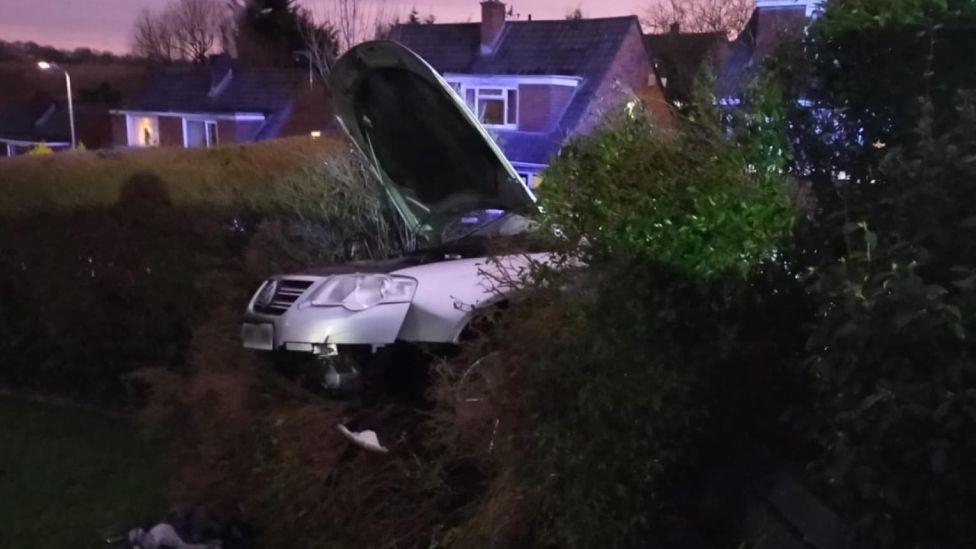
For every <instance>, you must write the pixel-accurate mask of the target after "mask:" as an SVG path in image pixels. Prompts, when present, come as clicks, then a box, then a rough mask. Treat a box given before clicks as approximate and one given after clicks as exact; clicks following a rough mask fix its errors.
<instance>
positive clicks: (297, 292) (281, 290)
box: [254, 278, 312, 315]
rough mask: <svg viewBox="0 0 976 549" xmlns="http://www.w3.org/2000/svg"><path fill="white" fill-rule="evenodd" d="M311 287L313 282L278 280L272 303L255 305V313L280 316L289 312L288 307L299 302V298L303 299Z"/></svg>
mask: <svg viewBox="0 0 976 549" xmlns="http://www.w3.org/2000/svg"><path fill="white" fill-rule="evenodd" d="M311 285H312V281H311V280H291V279H287V278H285V279H280V280H278V288H277V289H276V290H275V294H274V297H273V298H272V299H271V303H268V304H267V305H257V304H255V306H254V310H255V312H258V313H262V314H266V315H280V314H282V313H284V312H285V311H287V310H288V307H291V306H292V304H293V303H295V302H296V301H298V298H300V297H302V294H304V293H305V290H308V287H309V286H311Z"/></svg>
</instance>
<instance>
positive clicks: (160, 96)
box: [111, 55, 334, 147]
mask: <svg viewBox="0 0 976 549" xmlns="http://www.w3.org/2000/svg"><path fill="white" fill-rule="evenodd" d="M111 115H112V135H113V143H114V145H115V146H118V147H157V146H176V147H212V146H215V145H217V144H226V143H246V142H251V141H262V140H265V139H273V138H276V137H286V136H295V135H309V133H311V132H315V131H325V130H329V129H332V128H334V122H333V112H332V108H331V101H330V100H329V94H328V93H327V90H326V87H325V86H324V85H322V84H321V83H320V82H318V81H317V80H316V79H315V78H314V77H312V76H310V74H309V72H308V71H306V70H302V69H298V68H256V67H244V66H240V65H238V64H237V63H236V62H235V61H233V60H232V59H231V58H230V57H228V56H226V55H220V56H214V57H212V58H211V60H210V64H209V66H208V67H173V68H167V69H163V70H162V71H161V72H160V73H159V74H157V75H156V77H155V78H153V79H152V81H151V83H150V85H149V86H148V88H147V89H146V91H145V93H143V94H142V96H141V97H139V98H138V99H137V100H136V101H134V102H133V103H132V104H129V105H126V106H125V107H124V108H121V109H117V110H113V111H111Z"/></svg>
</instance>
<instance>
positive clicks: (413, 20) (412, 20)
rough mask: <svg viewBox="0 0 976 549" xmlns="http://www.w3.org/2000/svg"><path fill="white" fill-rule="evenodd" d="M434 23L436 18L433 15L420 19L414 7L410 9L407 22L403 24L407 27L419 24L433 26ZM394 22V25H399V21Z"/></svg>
mask: <svg viewBox="0 0 976 549" xmlns="http://www.w3.org/2000/svg"><path fill="white" fill-rule="evenodd" d="M436 21H437V17H435V16H434V14H433V13H430V14H428V15H427V17H421V16H420V12H419V11H418V10H417V7H416V6H414V7H413V8H410V13H408V14H407V21H406V23H405V24H407V25H421V24H423V25H433V24H434V23H435V22H436ZM394 22H395V23H399V20H396V21H394Z"/></svg>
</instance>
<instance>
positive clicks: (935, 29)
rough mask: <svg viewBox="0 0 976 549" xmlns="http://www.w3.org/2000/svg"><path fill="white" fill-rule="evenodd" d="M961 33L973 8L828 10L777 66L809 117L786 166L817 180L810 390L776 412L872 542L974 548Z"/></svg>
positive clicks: (876, 5)
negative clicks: (803, 440)
mask: <svg viewBox="0 0 976 549" xmlns="http://www.w3.org/2000/svg"><path fill="white" fill-rule="evenodd" d="M974 25H976V10H974V9H973V4H972V3H951V2H950V3H945V2H911V1H907V2H901V1H876V2H875V1H861V0H838V1H835V2H830V3H828V4H827V5H826V10H825V12H824V16H823V17H821V18H820V19H818V20H817V21H816V22H815V23H814V24H813V25H812V26H811V28H810V32H809V39H808V40H807V43H806V44H805V47H806V50H805V51H803V52H802V55H796V56H795V57H794V58H793V59H792V61H791V63H792V64H790V63H786V67H787V68H790V69H792V70H793V72H795V73H799V74H805V75H808V76H809V81H807V82H806V83H804V85H803V88H802V90H803V93H804V94H806V97H807V98H808V99H809V100H810V101H811V102H812V104H813V105H814V107H815V108H813V109H809V112H808V113H802V112H799V113H796V115H795V116H793V115H791V120H793V122H794V124H793V125H792V127H793V128H794V129H795V135H794V144H795V147H796V153H797V156H798V157H801V158H804V159H805V160H806V163H805V165H802V166H798V170H797V171H800V172H806V173H816V174H819V176H820V180H819V183H820V185H818V186H817V187H815V189H816V190H817V192H818V196H819V198H820V200H819V204H820V208H819V209H818V210H817V211H816V212H814V215H812V216H811V218H810V219H809V220H808V221H807V222H804V223H803V224H802V225H801V227H800V230H799V231H798V234H799V235H800V240H799V244H798V247H799V248H800V249H801V250H802V251H803V253H802V254H799V255H798V256H797V267H798V268H802V269H803V270H804V271H806V272H808V273H809V276H808V277H807V279H806V283H807V292H808V295H809V297H810V300H811V302H812V304H813V305H814V307H815V308H816V309H815V315H814V316H812V317H811V318H810V320H809V327H808V329H809V332H808V335H809V337H808V341H807V351H806V359H805V360H804V361H803V364H804V366H805V367H806V368H807V373H808V375H809V377H808V381H809V383H810V385H811V386H812V387H813V388H814V390H815V391H816V392H815V398H814V401H813V404H812V406H811V407H810V409H805V408H803V407H797V409H796V410H794V413H793V414H790V415H789V416H787V417H789V418H792V419H794V420H795V427H796V429H797V431H799V432H805V433H807V434H809V435H811V438H812V440H813V442H814V443H815V450H814V451H813V453H812V455H811V456H810V458H809V460H808V463H806V464H805V465H806V466H807V468H806V470H807V471H808V472H809V473H810V478H811V479H812V480H814V481H815V482H816V486H817V488H818V489H819V491H820V492H821V493H822V494H824V495H826V496H827V498H828V499H829V500H830V501H831V502H832V503H833V504H834V505H835V506H836V507H837V508H838V509H839V510H840V511H841V512H842V514H843V515H844V516H845V517H847V518H848V519H849V520H850V521H851V522H852V523H853V524H854V525H855V526H857V530H858V532H859V534H860V535H861V537H862V541H864V542H866V543H867V545H869V546H881V547H967V546H972V545H973V544H974V543H976V530H974V528H973V527H972V524H971V521H970V520H969V519H968V516H967V512H966V509H968V508H970V507H972V505H973V503H974V496H976V485H974V484H973V482H972V481H971V480H970V479H971V478H972V473H973V468H972V460H971V455H972V452H973V447H972V446H973V445H972V443H971V442H970V440H971V438H972V434H973V429H974V423H973V416H972V414H971V413H970V412H971V410H972V402H971V396H972V395H971V394H970V393H971V391H972V389H971V387H972V386H973V382H974V379H973V368H972V362H973V360H972V353H973V348H972V345H971V343H970V337H971V331H972V328H973V326H972V321H971V320H970V319H971V318H972V316H973V311H972V306H973V303H974V301H973V296H972V295H971V288H970V286H971V281H972V279H973V273H974V271H973V268H974V265H973V261H972V259H971V258H972V257H973V250H972V249H971V248H972V245H971V242H972V235H971V234H970V233H971V228H972V226H973V225H972V206H971V204H972V203H973V199H974V196H973V193H974V189H973V185H972V182H973V176H974V173H973V162H972V161H973V153H974V151H976V140H974V137H976V134H974V129H976V116H974V110H973V95H972V93H973V90H974V89H976V80H974V78H973V72H972V70H971V68H970V63H969V62H968V61H967V60H966V59H965V53H964V52H967V51H970V50H971V49H972V46H973V44H974V43H973V39H974V37H976V32H974V28H973V26H974ZM825 122H826V123H825ZM821 130H822V131H821ZM840 172H844V173H846V174H847V175H848V177H847V178H844V179H843V180H838V178H837V175H839V173H840Z"/></svg>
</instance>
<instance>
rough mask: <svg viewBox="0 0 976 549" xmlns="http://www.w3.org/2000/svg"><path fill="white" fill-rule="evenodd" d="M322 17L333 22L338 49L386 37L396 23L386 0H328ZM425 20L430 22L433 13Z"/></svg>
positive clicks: (342, 49)
mask: <svg viewBox="0 0 976 549" xmlns="http://www.w3.org/2000/svg"><path fill="white" fill-rule="evenodd" d="M414 11H416V10H414ZM326 19H328V20H329V21H331V22H332V23H333V25H334V26H335V29H336V33H337V36H338V39H339V51H340V52H344V51H346V50H348V49H349V48H351V47H353V46H355V45H356V44H359V43H360V42H365V41H366V40H370V39H377V38H386V37H388V36H389V33H390V31H391V30H392V26H393V25H394V24H395V23H396V17H394V16H393V15H392V13H391V10H390V7H389V3H388V2H387V0H376V1H375V2H365V1H364V0H332V3H331V5H330V6H329V7H328V9H327V10H326ZM427 21H428V22H433V16H432V15H431V16H429V17H428V18H427Z"/></svg>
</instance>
